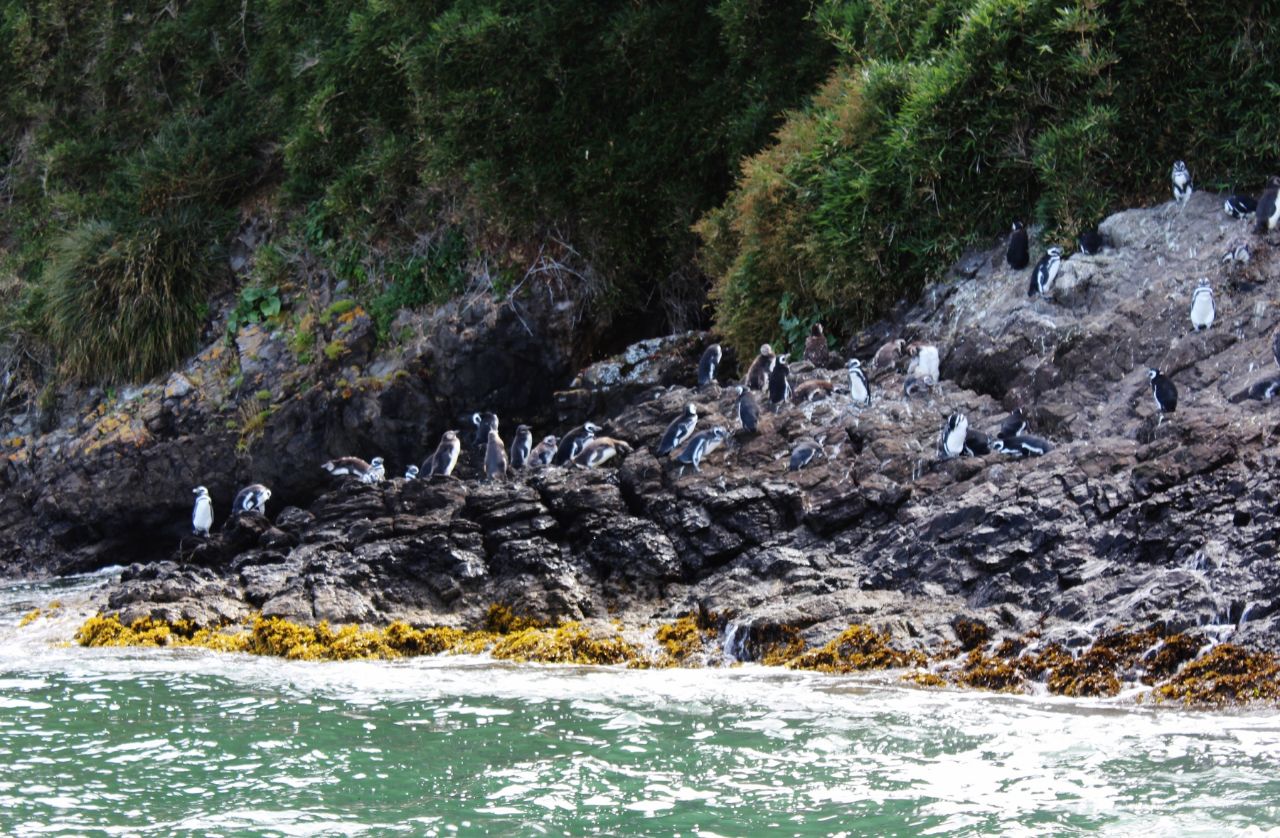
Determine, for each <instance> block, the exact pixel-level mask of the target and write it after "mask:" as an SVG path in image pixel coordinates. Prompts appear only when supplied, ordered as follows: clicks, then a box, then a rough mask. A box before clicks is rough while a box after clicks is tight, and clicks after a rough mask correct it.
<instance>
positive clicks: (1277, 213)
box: [1253, 175, 1280, 235]
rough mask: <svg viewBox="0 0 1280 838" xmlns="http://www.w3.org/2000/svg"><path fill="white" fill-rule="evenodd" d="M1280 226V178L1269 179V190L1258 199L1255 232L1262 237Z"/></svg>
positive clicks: (1276, 176)
mask: <svg viewBox="0 0 1280 838" xmlns="http://www.w3.org/2000/svg"><path fill="white" fill-rule="evenodd" d="M1277 226H1280V176H1278V175H1272V176H1271V177H1269V178H1267V188H1266V189H1264V190H1263V191H1262V197H1261V198H1259V199H1258V210H1257V215H1255V216H1254V217H1253V232H1255V233H1257V234H1259V235H1262V234H1263V233H1267V232H1270V231H1271V230H1274V229H1275V228H1276V227H1277Z"/></svg>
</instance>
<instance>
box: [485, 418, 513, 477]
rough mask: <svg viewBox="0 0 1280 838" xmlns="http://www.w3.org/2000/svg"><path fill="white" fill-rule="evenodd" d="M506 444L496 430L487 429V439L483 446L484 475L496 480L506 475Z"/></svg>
mask: <svg viewBox="0 0 1280 838" xmlns="http://www.w3.org/2000/svg"><path fill="white" fill-rule="evenodd" d="M507 465H508V463H507V445H506V443H504V442H503V441H502V437H500V436H498V432H497V431H496V430H494V431H489V441H488V443H487V444H486V445H485V448H484V477H485V479H486V480H496V479H498V478H499V477H506V476H507Z"/></svg>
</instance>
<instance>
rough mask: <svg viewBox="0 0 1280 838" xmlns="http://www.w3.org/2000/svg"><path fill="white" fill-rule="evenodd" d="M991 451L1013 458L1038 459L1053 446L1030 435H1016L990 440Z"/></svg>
mask: <svg viewBox="0 0 1280 838" xmlns="http://www.w3.org/2000/svg"><path fill="white" fill-rule="evenodd" d="M991 450H992V451H999V452H1001V453H1004V454H1009V455H1010V456H1014V457H1019V458H1022V457H1039V456H1042V455H1044V454H1048V453H1049V452H1050V451H1052V450H1053V446H1052V445H1050V444H1049V442H1048V441H1047V440H1043V439H1041V438H1040V437H1038V436H1032V435H1031V434H1017V435H1016V436H1010V437H1003V438H1001V439H993V440H991Z"/></svg>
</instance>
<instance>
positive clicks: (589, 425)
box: [551, 422, 600, 466]
mask: <svg viewBox="0 0 1280 838" xmlns="http://www.w3.org/2000/svg"><path fill="white" fill-rule="evenodd" d="M599 432H600V426H599V425H597V424H596V423H595V422H583V423H582V424H581V425H579V426H578V427H576V428H574V429H573V430H571V431H569V433H567V434H565V436H564V438H563V439H561V440H560V446H559V447H558V448H556V455H555V457H553V458H552V460H551V465H553V466H563V465H566V464H567V463H568V462H569V461H570V460H572V459H573V458H574V457H576V456H578V452H580V451H581V450H582V449H583V447H584V446H585V445H586V444H587V443H588V442H590V441H591V440H592V439H593V438H595V435H596V434H597V433H599Z"/></svg>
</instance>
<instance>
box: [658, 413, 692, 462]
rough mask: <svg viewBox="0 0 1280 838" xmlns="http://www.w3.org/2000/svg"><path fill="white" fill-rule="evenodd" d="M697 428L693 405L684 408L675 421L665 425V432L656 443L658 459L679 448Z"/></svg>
mask: <svg viewBox="0 0 1280 838" xmlns="http://www.w3.org/2000/svg"><path fill="white" fill-rule="evenodd" d="M697 426H698V408H697V407H695V406H694V405H693V404H686V405H685V406H684V413H683V414H681V416H680V417H679V418H677V419H674V420H672V422H671V424H670V425H667V430H666V431H665V432H664V433H663V434H662V439H661V440H660V441H659V442H658V450H657V451H656V452H655V453H656V454H657V455H658V456H659V457H665V456H667V455H668V454H670V453H671V452H672V451H674V450H676V449H677V448H679V447H680V443H682V442H684V441H685V440H686V439H688V438H689V437H690V436H691V435H692V434H693V429H694V428H696V427H697Z"/></svg>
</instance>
